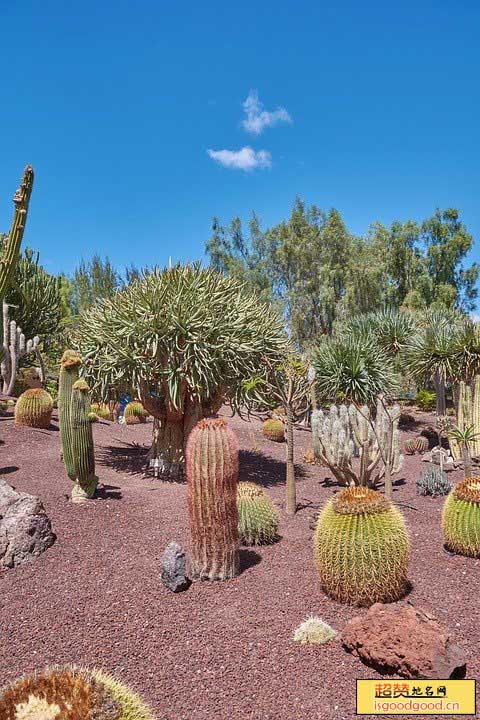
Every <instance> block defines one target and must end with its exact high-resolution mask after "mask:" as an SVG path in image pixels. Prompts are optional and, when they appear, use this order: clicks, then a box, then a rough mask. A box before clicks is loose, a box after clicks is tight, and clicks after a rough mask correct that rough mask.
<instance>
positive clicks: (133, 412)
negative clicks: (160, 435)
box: [123, 400, 148, 425]
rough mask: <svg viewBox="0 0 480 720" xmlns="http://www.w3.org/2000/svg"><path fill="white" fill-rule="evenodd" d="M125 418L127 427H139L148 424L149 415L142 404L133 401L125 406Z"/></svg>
mask: <svg viewBox="0 0 480 720" xmlns="http://www.w3.org/2000/svg"><path fill="white" fill-rule="evenodd" d="M123 417H124V418H125V423H126V424H127V425H138V424H139V423H145V422H147V417H148V413H147V411H146V410H145V408H144V407H143V405H142V403H141V402H138V400H133V401H132V402H129V403H128V404H127V405H126V406H125V410H124V412H123Z"/></svg>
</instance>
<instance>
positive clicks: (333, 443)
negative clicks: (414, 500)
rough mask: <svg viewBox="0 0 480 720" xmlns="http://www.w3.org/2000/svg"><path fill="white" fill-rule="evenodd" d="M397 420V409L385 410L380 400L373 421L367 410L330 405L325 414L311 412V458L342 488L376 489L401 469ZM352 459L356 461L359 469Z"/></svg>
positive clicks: (365, 408)
mask: <svg viewBox="0 0 480 720" xmlns="http://www.w3.org/2000/svg"><path fill="white" fill-rule="evenodd" d="M399 418H400V406H399V405H394V406H393V407H392V408H389V409H387V408H386V406H385V405H384V403H383V400H382V399H381V398H379V400H378V403H377V410H376V415H375V419H374V418H373V417H372V416H371V413H370V410H369V408H368V407H367V406H364V407H361V408H358V407H357V406H356V405H353V404H351V405H349V406H348V407H347V406H346V405H340V406H339V407H337V406H336V405H332V407H331V408H330V411H329V412H328V413H324V412H323V410H314V411H313V413H312V444H313V452H314V455H315V457H316V458H317V459H318V460H319V461H320V462H321V463H322V464H323V465H326V466H327V467H328V468H329V469H330V470H331V472H332V473H333V475H334V476H335V478H336V479H337V481H338V482H339V483H340V484H341V485H364V486H372V485H375V484H376V483H378V482H379V481H380V480H381V479H382V478H383V477H385V476H386V474H387V473H388V474H389V476H391V475H392V474H393V473H397V472H398V471H399V470H400V468H401V467H402V463H403V456H402V455H401V454H400V443H399V435H400V433H399V430H398V421H399ZM354 458H359V462H358V467H356V466H355V464H354Z"/></svg>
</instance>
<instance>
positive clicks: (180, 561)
mask: <svg viewBox="0 0 480 720" xmlns="http://www.w3.org/2000/svg"><path fill="white" fill-rule="evenodd" d="M162 582H163V584H164V585H165V587H167V588H168V589H169V590H171V591H172V592H175V593H176V592H181V591H182V590H187V589H188V588H189V587H190V582H191V581H190V580H189V578H188V577H187V575H186V556H185V551H184V550H183V548H182V547H181V545H179V544H178V543H176V542H171V543H169V544H168V545H167V547H166V548H165V552H164V553H163V555H162Z"/></svg>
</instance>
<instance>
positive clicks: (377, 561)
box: [314, 487, 410, 606]
mask: <svg viewBox="0 0 480 720" xmlns="http://www.w3.org/2000/svg"><path fill="white" fill-rule="evenodd" d="M314 544H315V560H316V563H317V567H318V571H319V574H320V580H321V583H322V586H323V588H324V590H325V592H326V593H327V594H328V595H330V596H331V597H332V598H334V599H335V600H337V601H339V602H342V603H349V604H352V605H359V606H369V605H372V604H373V603H375V602H382V603H384V602H392V601H395V600H398V599H400V598H401V597H402V596H403V595H404V594H405V592H406V590H407V588H408V581H407V571H408V562H409V553H410V540H409V535H408V532H407V529H406V526H405V522H404V519H403V516H402V515H401V513H400V512H399V511H398V510H397V509H396V508H395V507H394V506H393V504H392V503H391V502H390V501H389V500H388V499H387V498H386V497H385V496H384V495H381V494H380V493H378V492H376V491H375V490H371V489H369V488H365V487H349V488H346V489H345V490H342V491H341V492H339V493H338V494H336V495H334V497H333V498H332V499H331V500H329V501H328V503H327V504H326V506H325V508H324V509H323V511H322V513H321V514H320V516H319V519H318V523H317V527H316V531H315V543H314Z"/></svg>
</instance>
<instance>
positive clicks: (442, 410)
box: [433, 372, 447, 417]
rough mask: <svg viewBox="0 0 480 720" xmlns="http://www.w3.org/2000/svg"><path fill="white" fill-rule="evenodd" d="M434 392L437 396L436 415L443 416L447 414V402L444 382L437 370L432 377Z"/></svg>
mask: <svg viewBox="0 0 480 720" xmlns="http://www.w3.org/2000/svg"><path fill="white" fill-rule="evenodd" d="M433 384H434V385H435V393H436V396H437V415H438V416H439V417H443V416H444V415H446V414H447V403H446V400H445V382H444V380H443V379H442V377H441V376H440V374H439V373H438V372H436V373H435V375H434V377H433Z"/></svg>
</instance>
